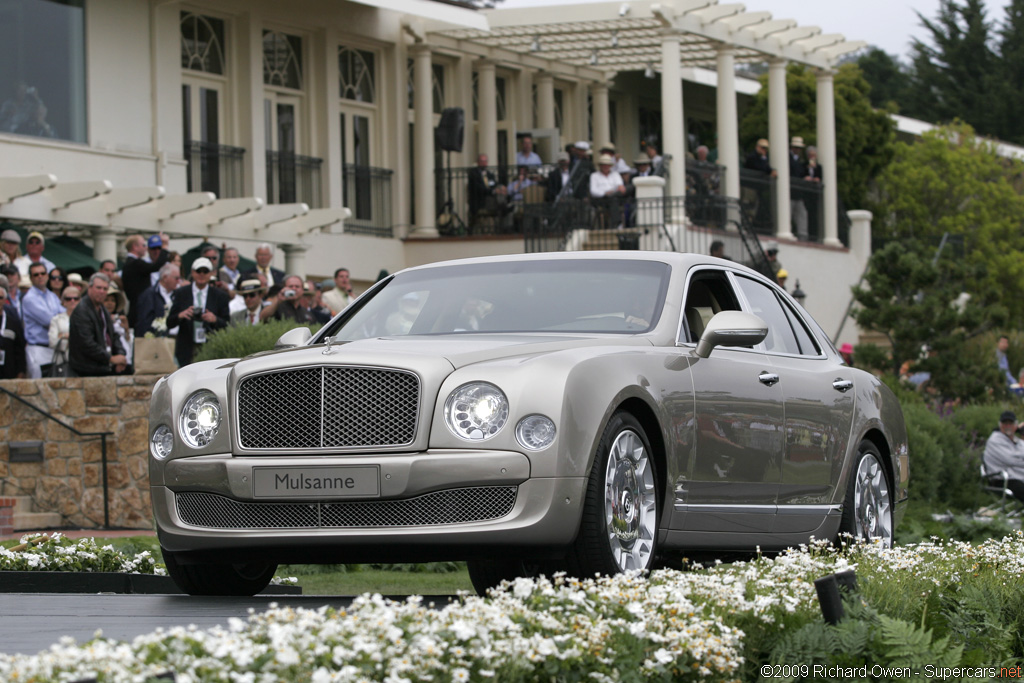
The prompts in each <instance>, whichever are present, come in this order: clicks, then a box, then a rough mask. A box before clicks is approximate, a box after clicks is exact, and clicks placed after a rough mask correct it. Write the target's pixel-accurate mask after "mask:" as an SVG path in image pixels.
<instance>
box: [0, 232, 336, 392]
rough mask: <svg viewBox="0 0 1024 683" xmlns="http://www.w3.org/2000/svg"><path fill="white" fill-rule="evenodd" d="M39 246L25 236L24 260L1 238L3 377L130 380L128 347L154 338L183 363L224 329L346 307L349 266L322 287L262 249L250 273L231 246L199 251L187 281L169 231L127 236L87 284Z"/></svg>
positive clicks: (325, 315) (317, 316)
mask: <svg viewBox="0 0 1024 683" xmlns="http://www.w3.org/2000/svg"><path fill="white" fill-rule="evenodd" d="M45 247H46V239H45V237H44V236H43V235H42V234H41V233H39V232H31V233H29V234H28V237H27V239H26V253H25V254H22V253H21V235H20V234H19V233H18V232H17V231H15V230H5V231H3V233H2V234H0V305H2V314H0V379H15V378H39V377H59V376H102V375H117V374H130V373H132V372H133V364H132V361H133V350H134V345H135V341H136V340H137V339H140V338H147V337H154V336H156V337H171V338H173V339H174V347H175V349H174V356H175V359H176V360H177V363H178V365H179V366H184V365H188V364H189V363H191V362H192V361H193V359H194V358H195V354H196V352H197V351H198V350H199V349H200V348H201V347H202V345H203V344H205V343H206V342H207V340H208V338H209V335H210V334H211V333H213V332H216V331H218V330H222V329H224V328H226V327H228V326H229V325H259V324H261V323H263V322H264V321H267V320H290V321H294V322H297V323H301V324H313V323H325V322H327V321H329V320H330V319H331V318H332V317H333V316H334V315H336V314H337V313H339V312H341V311H342V310H343V309H344V308H345V307H346V306H348V305H349V304H350V303H351V301H352V285H351V283H350V281H349V271H348V269H346V268H339V269H337V271H335V273H334V278H333V281H331V280H324V281H323V282H321V283H316V282H313V281H311V280H303V278H301V277H299V276H298V275H286V274H285V273H284V272H283V271H281V270H278V269H277V268H274V267H272V266H271V262H272V261H273V258H274V246H273V245H271V244H267V243H264V244H260V245H259V246H258V247H257V248H256V250H255V253H254V254H253V258H254V261H255V267H254V268H252V269H251V270H248V271H243V270H242V269H241V266H240V263H241V254H240V253H239V251H238V249H236V248H234V247H224V248H222V249H218V248H217V247H215V246H212V245H204V248H203V249H202V250H201V252H200V254H199V256H198V258H196V259H195V260H194V261H193V262H192V263H191V265H190V268H189V272H188V273H187V277H186V276H185V275H186V274H183V273H182V270H181V265H182V258H181V255H180V254H177V253H175V252H173V251H170V250H168V248H167V247H168V237H167V235H164V234H159V235H151V236H150V237H148V238H146V237H143V236H141V235H132V236H130V237H128V238H127V239H126V240H125V243H124V251H125V256H124V261H123V263H122V266H121V268H120V269H118V264H117V263H116V262H115V261H113V260H107V261H103V262H102V263H101V264H100V268H99V270H97V271H96V272H94V273H92V274H91V275H90V276H89V277H88V278H86V279H83V277H82V276H81V275H80V274H78V273H68V272H66V271H65V270H64V269H62V268H59V267H57V266H55V265H54V264H53V262H52V261H50V260H49V259H47V258H46V256H45V255H44V251H45ZM222 259H223V263H222V262H221V260H222Z"/></svg>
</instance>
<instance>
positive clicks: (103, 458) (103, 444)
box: [0, 387, 114, 529]
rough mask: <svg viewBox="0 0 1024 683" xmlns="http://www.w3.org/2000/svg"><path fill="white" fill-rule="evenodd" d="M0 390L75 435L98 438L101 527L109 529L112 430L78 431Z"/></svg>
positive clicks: (19, 398)
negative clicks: (109, 455) (101, 482)
mask: <svg viewBox="0 0 1024 683" xmlns="http://www.w3.org/2000/svg"><path fill="white" fill-rule="evenodd" d="M0 391H2V392H3V393H5V394H7V395H8V396H10V397H11V398H13V399H14V400H16V401H18V402H20V403H22V404H24V405H25V406H28V407H29V408H31V409H32V410H34V411H35V412H37V413H39V414H40V415H42V416H43V417H45V418H46V419H48V420H52V421H54V422H56V423H57V424H59V425H60V426H61V427H63V428H64V429H67V430H68V431H69V432H71V433H72V434H74V435H75V436H83V437H86V438H96V437H99V439H100V465H101V467H102V472H103V474H102V476H103V528H104V529H109V528H110V487H109V484H108V482H107V437H108V436H113V435H114V432H82V431H79V430H77V429H75V428H74V427H72V426H71V425H69V424H68V423H66V422H62V421H61V420H58V419H57V418H56V417H55V416H53V415H51V414H50V413H48V412H46V411H45V410H43V409H42V408H40V407H39V406H37V405H34V404H32V403H29V402H28V401H26V400H25V399H23V398H22V397H21V396H18V395H17V394H15V393H14V392H13V391H8V390H7V389H4V388H3V387H0Z"/></svg>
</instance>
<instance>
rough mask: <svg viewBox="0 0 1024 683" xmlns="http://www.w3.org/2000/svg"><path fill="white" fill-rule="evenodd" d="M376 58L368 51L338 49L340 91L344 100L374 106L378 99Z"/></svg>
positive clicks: (346, 48)
mask: <svg viewBox="0 0 1024 683" xmlns="http://www.w3.org/2000/svg"><path fill="white" fill-rule="evenodd" d="M375 63H376V62H375V56H374V54H373V53H372V52H367V51H366V50H356V49H353V48H348V47H344V46H342V47H339V48H338V90H339V96H340V97H341V98H342V99H344V100H355V101H356V102H366V103H368V104H372V103H373V102H375V101H376V99H377V70H376V68H375Z"/></svg>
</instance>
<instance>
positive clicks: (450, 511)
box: [174, 486, 518, 529]
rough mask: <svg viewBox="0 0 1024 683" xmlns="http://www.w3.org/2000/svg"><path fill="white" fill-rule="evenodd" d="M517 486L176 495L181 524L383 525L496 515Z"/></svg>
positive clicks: (509, 504) (508, 505) (508, 508)
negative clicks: (326, 495)
mask: <svg viewBox="0 0 1024 683" xmlns="http://www.w3.org/2000/svg"><path fill="white" fill-rule="evenodd" d="M517 493H518V487H516V486H474V487H468V488H461V489H446V490H444V491H434V492H432V493H425V494H423V495H421V496H416V497H414V498H405V499H402V500H371V501H350V502H334V501H332V502H303V503H298V502H296V503H248V502H242V501H237V500H233V499H231V498H227V497H225V496H221V495H219V494H216V493H204V492H198V491H187V492H183V493H176V494H175V495H174V500H175V505H176V506H177V509H178V517H180V518H181V521H182V523H183V524H185V525H187V526H194V527H207V528H214V529H316V528H331V529H337V528H351V529H355V528H361V529H367V528H381V527H399V526H438V525H442V524H468V523H471V522H484V521H489V520H494V519H500V518H502V517H504V516H506V515H507V514H509V513H510V512H512V508H513V506H514V505H515V502H516V495H517Z"/></svg>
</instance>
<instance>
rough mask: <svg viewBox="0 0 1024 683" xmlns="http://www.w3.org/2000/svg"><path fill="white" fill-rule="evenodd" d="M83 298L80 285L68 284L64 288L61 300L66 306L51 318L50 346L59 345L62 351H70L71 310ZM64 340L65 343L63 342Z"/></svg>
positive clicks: (65, 352)
mask: <svg viewBox="0 0 1024 683" xmlns="http://www.w3.org/2000/svg"><path fill="white" fill-rule="evenodd" d="M81 300H82V290H80V289H79V288H78V287H74V286H68V287H65V288H64V291H63V292H62V293H61V297H60V302H61V304H62V305H63V306H64V310H63V312H61V313H58V314H57V315H55V316H53V319H52V320H50V348H51V349H55V350H56V349H57V348H58V345H59V348H60V350H61V351H63V352H64V354H65V355H67V352H68V342H67V339H68V322H69V321H70V320H71V312H72V311H74V310H75V307H76V306H78V302H80V301H81ZM62 342H63V343H62Z"/></svg>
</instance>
